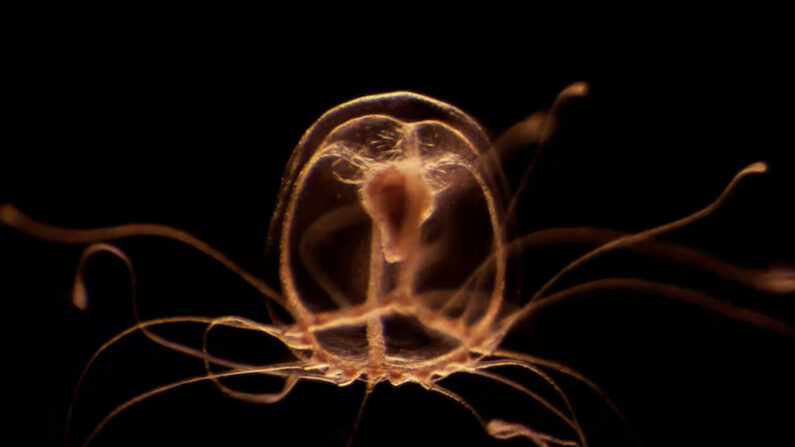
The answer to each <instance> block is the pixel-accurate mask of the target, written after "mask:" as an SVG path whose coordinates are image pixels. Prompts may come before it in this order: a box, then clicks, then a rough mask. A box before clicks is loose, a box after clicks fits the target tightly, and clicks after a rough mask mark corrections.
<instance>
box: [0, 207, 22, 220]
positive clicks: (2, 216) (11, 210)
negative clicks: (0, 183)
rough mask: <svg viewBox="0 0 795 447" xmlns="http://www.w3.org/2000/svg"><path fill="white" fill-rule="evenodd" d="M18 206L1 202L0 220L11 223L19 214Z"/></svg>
mask: <svg viewBox="0 0 795 447" xmlns="http://www.w3.org/2000/svg"><path fill="white" fill-rule="evenodd" d="M17 212H18V211H17V208H16V207H15V206H14V205H12V204H10V203H0V221H2V222H5V223H9V222H11V221H12V220H13V218H14V216H16V214H17Z"/></svg>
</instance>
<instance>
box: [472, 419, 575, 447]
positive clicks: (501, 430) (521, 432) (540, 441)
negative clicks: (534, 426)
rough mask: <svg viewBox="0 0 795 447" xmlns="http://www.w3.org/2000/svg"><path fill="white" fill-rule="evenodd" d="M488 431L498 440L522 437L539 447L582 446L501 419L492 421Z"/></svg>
mask: <svg viewBox="0 0 795 447" xmlns="http://www.w3.org/2000/svg"><path fill="white" fill-rule="evenodd" d="M487 431H488V432H489V435H491V436H492V437H494V438H497V439H512V438H518V437H520V436H521V437H525V438H527V439H529V440H531V441H533V442H534V443H535V444H536V445H537V446H538V447H549V444H550V443H552V444H557V445H562V446H570V447H579V446H580V444H578V443H577V442H576V441H569V440H567V439H560V438H556V437H554V436H551V435H548V434H546V433H541V432H538V431H535V430H531V429H530V428H529V427H527V426H526V425H522V424H518V423H515V422H507V421H503V420H501V419H492V420H490V421H489V423H488V428H487Z"/></svg>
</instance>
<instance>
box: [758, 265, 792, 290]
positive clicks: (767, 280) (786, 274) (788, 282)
mask: <svg viewBox="0 0 795 447" xmlns="http://www.w3.org/2000/svg"><path fill="white" fill-rule="evenodd" d="M760 281H761V283H762V284H761V285H762V288H763V289H765V290H768V291H771V292H774V293H793V292H795V268H793V267H777V268H774V269H771V270H769V271H767V272H765V273H764V274H763V275H762V276H761V278H760Z"/></svg>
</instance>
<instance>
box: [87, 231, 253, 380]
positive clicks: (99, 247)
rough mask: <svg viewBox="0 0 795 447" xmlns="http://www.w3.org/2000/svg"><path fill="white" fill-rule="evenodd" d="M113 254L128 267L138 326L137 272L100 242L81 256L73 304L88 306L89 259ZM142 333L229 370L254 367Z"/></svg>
mask: <svg viewBox="0 0 795 447" xmlns="http://www.w3.org/2000/svg"><path fill="white" fill-rule="evenodd" d="M102 252H106V253H111V254H113V255H114V256H116V257H118V258H119V259H121V260H122V261H123V262H124V264H125V266H126V267H127V271H128V273H129V276H130V295H131V301H132V310H133V317H134V318H135V322H136V324H138V323H141V322H143V321H144V320H143V319H142V318H141V315H140V312H139V310H138V301H137V293H136V290H137V278H136V274H135V270H134V269H133V265H132V260H131V259H130V258H129V256H127V255H126V254H125V253H124V252H123V251H122V250H120V249H119V248H118V247H116V246H114V245H111V244H108V243H104V242H99V243H95V244H91V245H89V246H88V247H86V248H85V250H83V254H82V255H81V256H80V261H79V262H78V267H77V272H76V273H75V279H74V286H73V289H72V291H73V292H72V295H73V298H72V300H73V302H75V306H77V307H78V308H80V309H83V310H84V309H86V307H87V305H88V293H87V289H86V286H85V281H84V280H83V270H84V269H85V265H86V263H87V261H88V259H89V258H90V257H91V256H93V255H95V254H97V253H102ZM140 329H141V332H142V333H143V334H144V335H145V336H146V337H147V338H149V339H150V340H152V341H153V342H155V343H157V344H159V345H161V346H163V347H165V348H168V349H171V350H173V351H177V352H181V353H183V354H187V355H190V356H193V357H198V358H203V359H205V360H208V361H211V362H213V363H217V364H219V365H223V366H226V367H228V368H242V367H253V366H254V365H247V364H242V363H237V362H230V361H228V360H226V359H223V358H219V357H215V356H208V354H206V353H202V352H201V351H200V350H198V349H195V348H192V347H190V346H187V345H184V344H182V343H177V342H174V341H172V340H169V339H167V338H165V337H162V336H160V335H157V334H155V333H153V332H152V331H151V330H149V326H147V325H144V326H141V327H140Z"/></svg>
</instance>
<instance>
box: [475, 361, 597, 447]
mask: <svg viewBox="0 0 795 447" xmlns="http://www.w3.org/2000/svg"><path fill="white" fill-rule="evenodd" d="M497 366H519V367H522V368H524V369H526V370H528V371H530V372H532V373H533V374H535V375H537V376H539V377H541V378H542V379H544V381H545V382H547V383H548V384H549V385H550V386H551V387H552V388H553V389H554V390H555V392H556V393H558V396H560V398H561V399H562V400H563V403H564V404H565V405H566V409H567V410H568V411H569V414H570V415H571V421H572V423H573V424H574V426H573V427H572V428H574V430H575V431H576V432H577V435H578V436H579V438H580V442H581V443H582V444H583V447H588V442H587V441H586V439H585V433H584V432H583V431H582V427H581V426H580V421H579V419H578V418H577V412H576V411H574V406H573V405H572V404H571V400H570V399H569V396H568V394H566V392H565V391H563V388H561V387H560V385H558V383H557V382H556V381H555V380H554V379H553V378H552V377H550V376H549V374H547V373H546V372H544V371H543V370H541V369H540V368H538V367H536V366H535V365H532V364H527V363H525V362H522V361H521V360H514V359H499V360H491V361H487V362H483V363H480V364H479V367H483V368H491V367H497Z"/></svg>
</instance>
